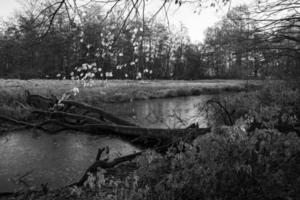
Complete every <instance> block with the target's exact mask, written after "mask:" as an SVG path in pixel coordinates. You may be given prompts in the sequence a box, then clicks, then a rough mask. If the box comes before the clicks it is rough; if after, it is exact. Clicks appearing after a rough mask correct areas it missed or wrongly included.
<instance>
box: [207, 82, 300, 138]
mask: <svg viewBox="0 0 300 200" xmlns="http://www.w3.org/2000/svg"><path fill="white" fill-rule="evenodd" d="M218 101H219V103H220V104H221V105H222V106H223V107H224V108H225V109H226V111H227V113H228V114H229V116H230V117H231V119H232V121H234V122H236V121H237V120H241V119H242V121H244V122H247V123H248V125H249V129H250V131H253V130H254V129H255V128H271V129H273V128H276V129H278V130H280V131H281V132H286V133H288V132H289V131H294V130H295V126H296V125H298V124H299V117H300V93H299V90H298V89H292V88H290V87H288V86H287V85H285V84H282V83H277V84H274V83H273V84H267V85H266V86H265V87H263V88H262V89H261V90H259V91H255V92H249V93H245V92H243V93H240V94H239V95H235V96H230V97H224V98H222V99H221V100H218ZM211 107H213V110H214V112H213V115H211V116H212V117H213V118H214V119H217V120H218V123H221V122H222V123H223V124H227V125H228V118H225V120H224V109H222V108H220V106H218V105H214V106H211ZM225 115H226V114H225Z"/></svg>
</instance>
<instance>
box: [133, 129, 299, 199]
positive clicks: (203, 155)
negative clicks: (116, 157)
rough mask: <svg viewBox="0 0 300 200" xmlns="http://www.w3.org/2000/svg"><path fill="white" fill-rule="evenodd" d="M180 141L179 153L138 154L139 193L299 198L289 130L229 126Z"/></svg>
mask: <svg viewBox="0 0 300 200" xmlns="http://www.w3.org/2000/svg"><path fill="white" fill-rule="evenodd" d="M181 147H182V149H184V150H182V151H181V152H180V153H174V152H172V150H170V152H169V153H168V154H167V155H165V156H162V155H159V154H156V153H153V152H148V153H147V154H145V155H144V156H143V157H142V158H141V159H140V161H139V163H140V168H139V169H138V171H137V174H138V176H139V177H140V179H139V188H140V189H141V190H140V191H143V197H144V198H145V197H147V199H296V198H299V194H298V193H297V189H298V188H299V186H300V166H299V163H300V139H299V137H298V136H297V135H296V134H294V133H290V134H282V133H280V132H278V131H276V130H256V131H255V132H253V133H251V134H248V133H246V132H244V131H242V130H241V129H239V128H236V127H231V128H227V129H222V130H221V131H218V133H212V134H209V135H206V136H202V137H199V138H197V139H196V140H195V141H194V142H193V144H181ZM142 189H144V190H142ZM145 191H146V192H145ZM137 194H140V193H137ZM297 195H298V196H297ZM137 197H138V196H136V198H135V199H138V198H137Z"/></svg>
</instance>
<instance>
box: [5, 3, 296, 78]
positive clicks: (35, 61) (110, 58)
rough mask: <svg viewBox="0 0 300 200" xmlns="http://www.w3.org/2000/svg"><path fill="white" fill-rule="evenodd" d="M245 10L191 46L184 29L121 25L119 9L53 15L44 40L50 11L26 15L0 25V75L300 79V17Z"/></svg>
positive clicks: (140, 22)
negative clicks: (258, 14)
mask: <svg viewBox="0 0 300 200" xmlns="http://www.w3.org/2000/svg"><path fill="white" fill-rule="evenodd" d="M268 6H270V5H268ZM290 6H293V4H292V5H290ZM49 8H50V7H49ZM287 8H288V7H287V6H286V7H284V9H287ZM273 9H274V7H273ZM277 9H279V8H277ZM281 9H282V8H281ZM250 10H251V9H250V8H249V7H247V6H239V7H235V8H231V9H230V11H228V13H227V15H226V16H224V17H223V18H222V20H220V21H219V22H218V23H216V24H215V25H214V26H213V27H210V28H208V30H207V31H206V35H205V40H204V41H203V42H202V43H199V44H194V43H192V42H191V41H190V39H189V37H188V34H187V31H188V30H187V28H186V27H184V25H181V26H180V27H177V28H172V29H171V28H170V27H169V26H167V25H166V24H164V23H160V22H159V20H156V21H153V20H150V19H148V18H147V17H143V18H141V17H134V18H130V19H126V20H127V21H124V20H125V19H124V18H125V17H124V16H125V15H122V12H124V11H123V10H122V9H115V10H114V12H111V13H110V15H109V16H107V15H106V11H104V10H103V8H101V7H100V6H97V4H89V5H88V6H85V7H83V8H81V11H80V12H81V15H80V19H75V18H74V19H73V20H72V21H70V18H69V16H68V15H69V13H68V12H60V13H56V17H55V18H54V19H53V22H52V23H51V26H49V27H43V28H44V29H45V28H46V34H41V24H42V23H43V20H44V18H45V17H46V16H49V15H50V14H51V12H52V14H53V12H55V10H54V8H53V9H52V10H51V9H48V10H47V12H41V13H40V14H39V16H38V17H37V16H36V13H35V12H34V11H31V10H30V9H28V10H26V12H22V14H19V15H18V16H17V18H16V19H15V20H14V21H13V22H12V21H5V22H3V23H2V25H1V34H0V41H1V42H0V77H2V78H3V77H4V78H23V79H27V78H66V79H69V78H73V79H74V78H75V79H80V78H83V77H84V76H86V74H87V72H89V71H90V72H91V74H90V75H91V76H93V77H96V78H102V79H108V78H114V79H201V78H247V79H248V78H260V77H277V78H282V77H286V76H288V77H299V75H300V70H299V64H300V55H299V54H300V51H299V45H300V34H299V33H300V31H299V29H300V23H299V22H300V17H299V14H298V15H296V16H295V15H288V16H286V15H285V16H284V17H282V16H281V18H279V19H276V20H275V19H272V20H265V21H263V20H257V19H252V14H253V12H252V11H250ZM287 11H288V10H287ZM260 12H261V13H262V14H267V13H264V12H266V10H265V11H260ZM296 14H297V13H296ZM43 15H44V16H43ZM199 26H201V24H199ZM44 32H45V31H44ZM83 72H84V73H83Z"/></svg>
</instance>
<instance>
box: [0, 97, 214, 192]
mask: <svg viewBox="0 0 300 200" xmlns="http://www.w3.org/2000/svg"><path fill="white" fill-rule="evenodd" d="M210 97H211V96H205V95H203V96H192V97H177V98H171V99H154V100H145V101H134V102H128V103H119V104H109V105H106V106H105V108H104V109H105V110H106V111H109V112H111V113H113V114H115V115H116V116H118V117H121V118H123V119H127V120H130V121H132V122H135V123H138V124H139V125H140V126H143V127H159V128H183V127H186V126H187V125H189V124H191V123H194V122H197V123H198V124H199V126H200V127H206V126H207V120H206V117H205V113H204V112H199V109H198V106H197V105H200V106H201V105H203V104H204V102H205V101H206V100H207V99H208V98H210ZM105 146H109V148H110V155H109V157H110V158H113V157H116V156H120V155H126V154H130V153H133V152H136V151H138V149H137V148H136V147H134V146H132V145H131V144H129V143H128V142H126V141H122V140H121V139H118V138H110V137H107V136H103V135H102V136H99V135H89V134H85V133H79V132H62V133H59V134H55V135H48V134H45V133H42V132H40V131H21V132H14V133H10V134H8V135H5V136H1V137H0V192H6V191H13V190H15V189H16V188H18V187H19V186H22V185H24V183H23V184H22V183H21V184H19V185H18V184H16V183H15V182H16V181H14V180H17V179H18V178H20V177H21V176H23V175H26V174H28V175H27V176H25V177H24V180H25V183H26V184H28V185H37V186H40V184H42V183H48V185H49V186H50V187H52V188H55V187H60V186H64V185H67V184H70V183H73V182H74V181H77V180H78V179H79V178H80V177H81V175H82V174H83V173H84V171H85V169H86V168H87V167H88V166H90V165H91V164H92V163H93V161H94V160H95V157H96V153H97V150H98V148H100V147H105Z"/></svg>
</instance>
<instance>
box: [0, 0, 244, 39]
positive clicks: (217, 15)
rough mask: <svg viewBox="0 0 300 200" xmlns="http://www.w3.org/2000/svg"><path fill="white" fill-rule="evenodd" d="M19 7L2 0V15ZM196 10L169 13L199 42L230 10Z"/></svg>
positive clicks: (184, 8)
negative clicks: (209, 28)
mask: <svg viewBox="0 0 300 200" xmlns="http://www.w3.org/2000/svg"><path fill="white" fill-rule="evenodd" d="M148 2H150V1H148ZM151 2H156V3H155V4H157V6H158V5H159V4H160V3H161V2H162V1H161V0H151ZM243 2H249V1H246V0H232V5H231V6H235V5H238V4H241V3H243ZM157 6H156V7H157ZM153 7H155V5H154V6H153ZM17 9H20V4H19V3H18V0H0V17H4V18H7V17H8V16H12V15H13V13H14V11H15V10H17ZM147 9H148V8H147ZM151 9H152V8H150V10H151ZM194 10H195V8H193V7H192V6H191V5H184V6H181V7H180V8H179V9H178V6H175V5H174V6H172V7H171V8H170V9H169V12H168V13H169V21H170V24H176V25H179V24H180V23H182V24H184V25H185V26H186V27H187V28H188V34H189V36H190V38H191V41H192V42H198V41H203V39H204V32H205V30H206V29H207V28H208V27H209V26H212V25H213V24H214V23H216V22H217V21H218V20H219V19H221V17H222V16H223V15H224V14H226V12H227V11H228V7H222V8H221V9H219V11H218V12H216V11H215V9H212V8H210V9H203V10H202V11H201V13H200V14H199V13H194V12H193V11H194ZM148 12H150V11H148Z"/></svg>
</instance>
